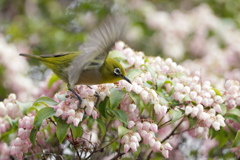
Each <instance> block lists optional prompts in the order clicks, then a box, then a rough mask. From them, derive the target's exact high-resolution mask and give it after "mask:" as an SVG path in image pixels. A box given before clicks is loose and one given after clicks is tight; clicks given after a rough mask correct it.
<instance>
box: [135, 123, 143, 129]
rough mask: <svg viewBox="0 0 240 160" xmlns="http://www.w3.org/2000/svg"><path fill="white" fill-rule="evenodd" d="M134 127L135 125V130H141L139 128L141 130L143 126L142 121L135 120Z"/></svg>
mask: <svg viewBox="0 0 240 160" xmlns="http://www.w3.org/2000/svg"><path fill="white" fill-rule="evenodd" d="M136 127H137V130H138V131H141V130H142V127H143V124H142V122H137V125H136Z"/></svg>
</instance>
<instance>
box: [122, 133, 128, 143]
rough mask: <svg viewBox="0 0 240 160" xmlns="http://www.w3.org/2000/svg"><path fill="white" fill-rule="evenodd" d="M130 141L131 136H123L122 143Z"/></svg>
mask: <svg viewBox="0 0 240 160" xmlns="http://www.w3.org/2000/svg"><path fill="white" fill-rule="evenodd" d="M128 142H129V136H128V135H127V134H126V135H124V136H123V137H122V139H121V143H128Z"/></svg>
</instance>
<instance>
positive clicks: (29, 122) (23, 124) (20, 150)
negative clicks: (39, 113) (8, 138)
mask: <svg viewBox="0 0 240 160" xmlns="http://www.w3.org/2000/svg"><path fill="white" fill-rule="evenodd" d="M33 121H34V116H33V115H28V116H24V117H23V118H22V119H19V121H18V137H17V138H16V139H14V140H13V141H12V142H11V151H10V154H11V155H13V156H16V157H17V158H18V159H22V157H23V154H24V153H27V152H28V149H29V148H30V147H31V146H32V143H31V142H30V140H29V136H30V132H31V129H32V128H33Z"/></svg>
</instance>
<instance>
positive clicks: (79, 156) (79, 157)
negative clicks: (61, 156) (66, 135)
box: [69, 128, 81, 159]
mask: <svg viewBox="0 0 240 160" xmlns="http://www.w3.org/2000/svg"><path fill="white" fill-rule="evenodd" d="M70 131H71V135H72V141H73V143H71V142H70V141H69V142H70V143H71V144H72V145H73V147H74V149H75V150H76V152H77V156H78V159H81V155H80V154H79V152H78V149H77V147H76V146H75V140H74V138H73V133H72V129H71V128H70Z"/></svg>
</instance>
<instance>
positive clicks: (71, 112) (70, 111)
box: [67, 109, 75, 116]
mask: <svg viewBox="0 0 240 160" xmlns="http://www.w3.org/2000/svg"><path fill="white" fill-rule="evenodd" d="M67 114H68V116H74V115H75V110H73V109H70V110H68V111H67Z"/></svg>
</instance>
